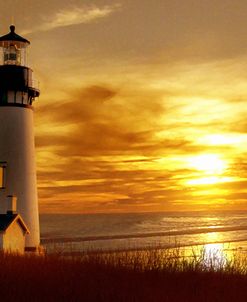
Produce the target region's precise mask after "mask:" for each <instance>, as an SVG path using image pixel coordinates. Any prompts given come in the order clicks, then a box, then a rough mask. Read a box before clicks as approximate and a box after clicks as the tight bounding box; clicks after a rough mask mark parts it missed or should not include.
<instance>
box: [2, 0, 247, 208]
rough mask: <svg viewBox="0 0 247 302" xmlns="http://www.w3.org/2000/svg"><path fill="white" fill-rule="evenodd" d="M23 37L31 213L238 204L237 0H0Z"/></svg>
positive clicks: (240, 65) (241, 147) (241, 195)
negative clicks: (31, 122)
mask: <svg viewBox="0 0 247 302" xmlns="http://www.w3.org/2000/svg"><path fill="white" fill-rule="evenodd" d="M0 12H1V22H0V34H1V35H3V34H6V33H8V31H9V25H10V24H11V23H15V25H16V32H17V33H18V34H21V35H23V36H24V37H25V38H27V39H28V40H30V41H31V46H30V49H29V59H30V65H31V66H32V68H33V69H34V73H35V76H36V78H37V79H38V81H39V83H40V84H39V85H40V89H41V96H40V98H39V99H38V100H36V101H35V103H34V107H35V140H36V150H37V154H36V156H37V177H38V192H39V206H40V212H41V213H112V212H147V211H148V212H151V211H191V210H247V175H246V173H247V159H246V155H247V147H246V146H247V135H246V131H247V122H246V114H247V105H246V101H247V85H246V83H247V51H246V50H247V39H246V33H247V18H246V14H247V2H246V1H245V0H213V1H212V0H210V1H209V0H200V1H197V0H186V1H184V0H155V1H151V0H119V1H112V0H111V1H110V0H109V1H104V0H90V1H89V0H88V1H86V0H85V1H84V0H81V1H72V0H71V1H68V0H66V1H65V0H59V1H57V0H49V1H48V0H43V1H29V0H23V1H14V0H13V1H9V0H5V1H1V2H0Z"/></svg>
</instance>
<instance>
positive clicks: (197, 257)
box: [0, 248, 247, 302]
mask: <svg viewBox="0 0 247 302" xmlns="http://www.w3.org/2000/svg"><path fill="white" fill-rule="evenodd" d="M0 295H1V299H0V300H1V301H4V302H7V301H25V302H27V301H32V302H36V301H47V302H49V301H52V302H53V301H59V302H61V301H66V302H70V301H75V302H77V301H83V302H94V301H95V302H101V301H102V302H121V301H126V302H127V301H128V302H132V301H133V302H134V301H140V302H146V301H148V302H151V301H152V302H161V301H162V302H166V301H168V302H175V301H176V302H177V301H179V302H180V301H182V302H186V301H188V302H193V301H200V302H204V301H210V302H217V301H229V302H230V301H231V302H232V301H234V302H235V301H236V302H238V301H247V258H246V256H245V255H244V254H241V253H236V255H233V257H231V259H230V260H228V259H222V258H220V259H219V258H218V257H217V256H215V255H211V257H208V255H206V254H205V252H204V251H203V250H202V251H201V253H199V254H196V253H195V254H194V255H192V257H185V256H184V254H183V252H182V251H181V249H179V248H178V249H173V250H149V251H136V252H133V251H132V252H115V253H91V254H88V253H84V254H81V255H80V256H76V257H75V256H72V255H71V256H70V257H64V256H63V255H60V254H58V253H55V254H51V255H43V256H34V255H25V256H19V255H11V254H0Z"/></svg>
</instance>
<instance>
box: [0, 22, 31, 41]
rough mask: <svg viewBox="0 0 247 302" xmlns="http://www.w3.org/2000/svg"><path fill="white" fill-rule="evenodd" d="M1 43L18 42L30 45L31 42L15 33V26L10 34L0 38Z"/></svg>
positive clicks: (11, 27)
mask: <svg viewBox="0 0 247 302" xmlns="http://www.w3.org/2000/svg"><path fill="white" fill-rule="evenodd" d="M0 41H18V42H22V43H28V44H30V42H29V41H28V40H26V39H25V38H23V37H21V36H19V35H17V34H16V33H15V26H14V25H11V26H10V33H8V34H7V35H4V36H2V37H0Z"/></svg>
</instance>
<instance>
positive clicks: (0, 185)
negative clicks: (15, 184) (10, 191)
mask: <svg viewBox="0 0 247 302" xmlns="http://www.w3.org/2000/svg"><path fill="white" fill-rule="evenodd" d="M5 171H6V163H3V162H0V189H4V188H5V176H6V175H5Z"/></svg>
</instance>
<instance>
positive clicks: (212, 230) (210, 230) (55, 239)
mask: <svg viewBox="0 0 247 302" xmlns="http://www.w3.org/2000/svg"><path fill="white" fill-rule="evenodd" d="M245 230H247V225H245V226H231V227H209V228H197V229H187V230H175V231H165V232H150V233H133V234H118V235H103V236H84V237H80V236H76V237H49V238H47V237H45V236H44V237H41V243H43V244H46V243H66V242H86V241H99V240H121V239H135V238H136V239H137V238H148V237H168V236H181V235H198V234H205V233H215V232H217V233H218V232H232V231H245Z"/></svg>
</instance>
